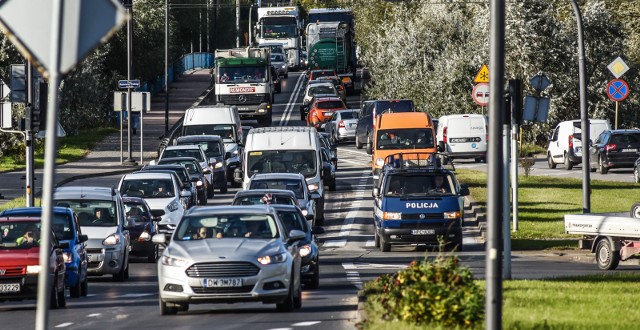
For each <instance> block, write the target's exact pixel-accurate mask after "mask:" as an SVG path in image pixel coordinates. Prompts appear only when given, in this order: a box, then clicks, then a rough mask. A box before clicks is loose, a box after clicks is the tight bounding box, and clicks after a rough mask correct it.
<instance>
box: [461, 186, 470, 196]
mask: <svg viewBox="0 0 640 330" xmlns="http://www.w3.org/2000/svg"><path fill="white" fill-rule="evenodd" d="M469 194H471V192H470V191H469V186H468V185H466V184H462V185H460V196H469Z"/></svg>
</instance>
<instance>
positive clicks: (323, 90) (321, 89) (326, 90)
mask: <svg viewBox="0 0 640 330" xmlns="http://www.w3.org/2000/svg"><path fill="white" fill-rule="evenodd" d="M320 94H335V90H334V89H333V88H331V87H329V86H316V87H309V95H311V96H313V95H320Z"/></svg>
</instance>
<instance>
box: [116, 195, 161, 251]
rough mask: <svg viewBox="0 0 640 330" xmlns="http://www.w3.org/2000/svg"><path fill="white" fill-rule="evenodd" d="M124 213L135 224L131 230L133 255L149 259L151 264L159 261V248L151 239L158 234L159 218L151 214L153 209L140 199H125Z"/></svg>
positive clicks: (123, 199)
mask: <svg viewBox="0 0 640 330" xmlns="http://www.w3.org/2000/svg"><path fill="white" fill-rule="evenodd" d="M122 202H123V203H124V211H125V212H126V214H127V220H129V222H131V223H133V224H134V225H133V227H131V228H129V238H130V239H131V254H132V255H136V256H142V257H145V258H147V261H148V262H150V263H155V262H156V260H158V246H157V245H156V244H153V242H152V241H151V238H152V237H153V235H155V234H157V233H158V224H157V222H158V221H160V218H159V217H154V216H153V215H152V214H151V208H150V207H149V204H147V201H145V200H144V199H143V198H140V197H123V198H122Z"/></svg>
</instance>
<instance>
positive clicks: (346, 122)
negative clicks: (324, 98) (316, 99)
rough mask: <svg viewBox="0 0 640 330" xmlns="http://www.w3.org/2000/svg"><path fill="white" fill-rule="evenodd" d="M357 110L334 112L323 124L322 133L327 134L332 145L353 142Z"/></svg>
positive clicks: (356, 123)
mask: <svg viewBox="0 0 640 330" xmlns="http://www.w3.org/2000/svg"><path fill="white" fill-rule="evenodd" d="M357 116H358V110H355V109H347V110H338V111H334V112H333V115H331V118H329V121H328V122H327V123H326V124H325V128H324V131H325V132H327V133H329V136H330V137H331V140H332V141H333V142H334V143H340V142H344V141H346V140H355V138H356V127H357V126H358V117H357Z"/></svg>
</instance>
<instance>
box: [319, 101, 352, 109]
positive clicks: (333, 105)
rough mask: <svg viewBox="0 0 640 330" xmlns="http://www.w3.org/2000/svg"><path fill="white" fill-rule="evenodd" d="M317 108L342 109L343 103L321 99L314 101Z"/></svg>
mask: <svg viewBox="0 0 640 330" xmlns="http://www.w3.org/2000/svg"><path fill="white" fill-rule="evenodd" d="M316 108H318V109H344V108H345V106H344V103H342V101H322V102H317V103H316Z"/></svg>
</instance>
